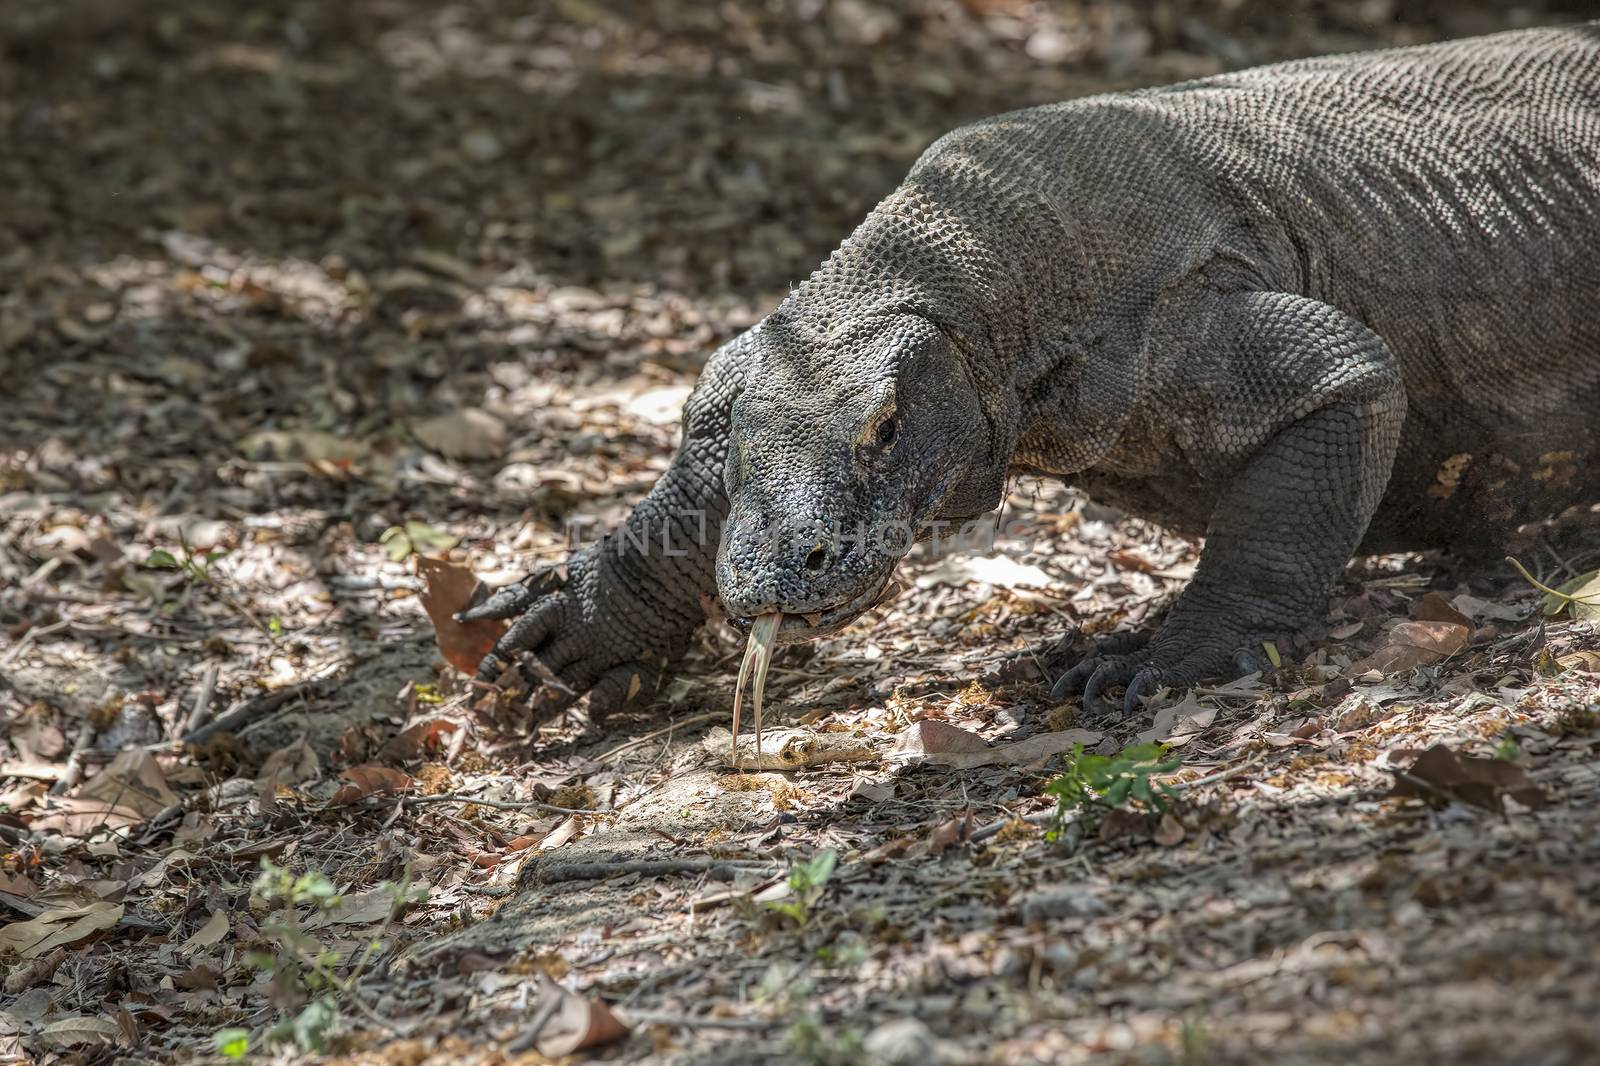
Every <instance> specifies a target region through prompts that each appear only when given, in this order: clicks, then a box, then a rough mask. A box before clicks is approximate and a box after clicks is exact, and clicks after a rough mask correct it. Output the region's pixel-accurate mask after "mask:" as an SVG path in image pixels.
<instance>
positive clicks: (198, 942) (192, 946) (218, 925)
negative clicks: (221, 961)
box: [178, 911, 231, 955]
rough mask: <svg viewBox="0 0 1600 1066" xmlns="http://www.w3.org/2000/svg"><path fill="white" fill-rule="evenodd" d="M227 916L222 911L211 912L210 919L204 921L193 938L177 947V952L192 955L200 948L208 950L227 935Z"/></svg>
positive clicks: (228, 928) (228, 927)
mask: <svg viewBox="0 0 1600 1066" xmlns="http://www.w3.org/2000/svg"><path fill="white" fill-rule="evenodd" d="M230 928H231V927H230V926H229V925H228V915H227V914H226V913H225V912H223V911H212V912H211V917H210V918H207V919H206V924H205V925H202V926H201V927H200V928H199V929H198V930H197V931H196V932H195V934H194V935H193V936H191V937H190V938H189V939H188V940H185V941H184V942H183V943H182V944H179V945H178V951H179V952H181V953H182V954H185V955H190V954H193V953H194V952H196V951H199V950H200V949H201V948H208V947H210V946H211V945H213V944H215V943H217V942H218V941H220V940H221V939H222V938H223V937H225V936H227V935H228V932H229V930H230Z"/></svg>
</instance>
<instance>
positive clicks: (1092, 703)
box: [1083, 658, 1139, 715]
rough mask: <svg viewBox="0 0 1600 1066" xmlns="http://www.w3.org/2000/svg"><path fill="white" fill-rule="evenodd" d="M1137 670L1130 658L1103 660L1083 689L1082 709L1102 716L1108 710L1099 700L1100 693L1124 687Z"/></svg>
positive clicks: (1137, 665)
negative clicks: (1119, 686) (1116, 687)
mask: <svg viewBox="0 0 1600 1066" xmlns="http://www.w3.org/2000/svg"><path fill="white" fill-rule="evenodd" d="M1138 670H1139V664H1138V663H1137V662H1134V661H1133V660H1132V659H1131V658H1108V659H1103V660H1101V662H1100V665H1099V666H1098V667H1096V668H1095V672H1094V674H1093V675H1092V676H1091V677H1090V678H1089V683H1088V684H1087V685H1085V686H1084V689H1083V709H1084V710H1085V711H1088V712H1089V713H1090V714H1094V715H1099V714H1103V713H1104V712H1105V711H1107V710H1109V709H1110V708H1109V707H1108V706H1107V705H1106V703H1105V701H1103V700H1102V699H1101V698H1100V695H1101V693H1103V692H1105V690H1106V689H1108V688H1113V687H1115V686H1117V685H1125V684H1127V683H1128V681H1129V680H1130V679H1131V678H1132V677H1133V676H1134V674H1135V673H1136V672H1137V671H1138Z"/></svg>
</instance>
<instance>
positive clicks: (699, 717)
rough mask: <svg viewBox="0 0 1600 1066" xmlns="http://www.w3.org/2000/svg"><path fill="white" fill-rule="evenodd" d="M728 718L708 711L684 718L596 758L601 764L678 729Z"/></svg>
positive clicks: (721, 712)
mask: <svg viewBox="0 0 1600 1066" xmlns="http://www.w3.org/2000/svg"><path fill="white" fill-rule="evenodd" d="M726 717H728V716H727V714H726V712H723V711H708V712H706V713H705V714H695V715H690V716H689V717H688V718H684V719H681V720H679V721H675V722H673V723H672V724H671V725H669V726H667V727H666V728H664V729H657V730H655V731H654V732H652V733H646V734H645V735H644V736H642V737H635V738H633V739H632V740H629V741H626V742H624V743H622V744H618V745H617V746H616V747H614V748H612V749H611V750H610V751H606V752H601V753H600V754H599V755H597V756H596V757H595V758H596V759H598V760H599V761H601V762H604V761H605V760H607V759H610V758H613V757H614V756H617V755H621V754H622V753H623V752H625V751H632V750H633V749H634V748H637V747H639V746H641V745H644V744H648V743H650V742H651V741H652V740H654V739H656V737H659V736H663V735H668V734H671V733H672V732H673V730H676V729H687V728H688V727H689V726H692V725H699V724H700V723H701V722H716V721H721V720H722V719H724V718H726Z"/></svg>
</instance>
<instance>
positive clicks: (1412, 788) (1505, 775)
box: [1389, 744, 1548, 813]
mask: <svg viewBox="0 0 1600 1066" xmlns="http://www.w3.org/2000/svg"><path fill="white" fill-rule="evenodd" d="M1389 772H1390V773H1392V774H1394V775H1395V782H1394V785H1393V786H1392V787H1391V788H1390V790H1389V795H1390V796H1395V797H1403V798H1408V799H1420V800H1423V801H1425V802H1427V803H1429V804H1432V805H1433V806H1436V807H1438V806H1443V805H1444V804H1446V803H1448V802H1449V801H1450V800H1458V801H1459V802H1461V803H1465V804H1468V805H1469V806H1473V807H1478V808H1481V809H1483V810H1486V811H1494V812H1496V813H1500V812H1502V811H1503V810H1504V809H1505V803H1504V801H1505V797H1507V796H1510V797H1511V798H1512V799H1514V800H1516V801H1517V802H1518V803H1520V804H1522V805H1523V806H1524V807H1531V808H1534V809H1537V808H1540V807H1543V806H1544V805H1545V804H1546V803H1547V802H1548V800H1547V799H1546V797H1545V794H1544V790H1543V789H1542V788H1540V787H1539V786H1538V785H1537V784H1535V783H1534V782H1533V781H1532V780H1531V779H1530V778H1529V777H1528V772H1527V771H1526V770H1524V769H1523V768H1522V767H1520V766H1517V765H1516V764H1515V763H1510V762H1506V761H1505V760H1504V759H1485V758H1482V757H1479V756H1475V755H1458V754H1456V753H1455V752H1453V751H1451V750H1450V749H1449V748H1447V747H1445V746H1444V745H1443V744H1435V745H1434V746H1433V747H1431V748H1429V749H1428V750H1427V751H1425V752H1423V753H1422V754H1421V755H1419V756H1417V758H1416V760H1415V761H1414V762H1413V763H1412V764H1411V765H1410V766H1409V767H1407V768H1406V769H1404V770H1398V769H1395V768H1393V767H1391V768H1390V770H1389Z"/></svg>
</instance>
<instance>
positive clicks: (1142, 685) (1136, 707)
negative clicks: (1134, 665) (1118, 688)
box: [1122, 666, 1161, 717]
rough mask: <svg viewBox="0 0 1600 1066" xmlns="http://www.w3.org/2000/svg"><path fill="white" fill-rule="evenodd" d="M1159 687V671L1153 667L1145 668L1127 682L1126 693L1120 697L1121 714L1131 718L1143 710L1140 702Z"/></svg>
mask: <svg viewBox="0 0 1600 1066" xmlns="http://www.w3.org/2000/svg"><path fill="white" fill-rule="evenodd" d="M1160 687H1161V671H1160V670H1158V669H1157V668H1156V667H1154V666H1147V667H1145V668H1144V669H1143V670H1140V671H1139V672H1138V673H1137V674H1134V675H1133V680H1132V681H1129V682H1128V690H1127V693H1126V694H1125V695H1124V696H1123V697H1122V713H1123V714H1125V715H1128V716H1129V717H1131V716H1133V715H1134V714H1136V713H1137V712H1139V711H1141V710H1143V709H1144V704H1143V703H1142V702H1140V701H1141V700H1142V699H1143V698H1144V697H1145V696H1153V695H1155V692H1156V690H1157V689H1159V688H1160Z"/></svg>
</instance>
